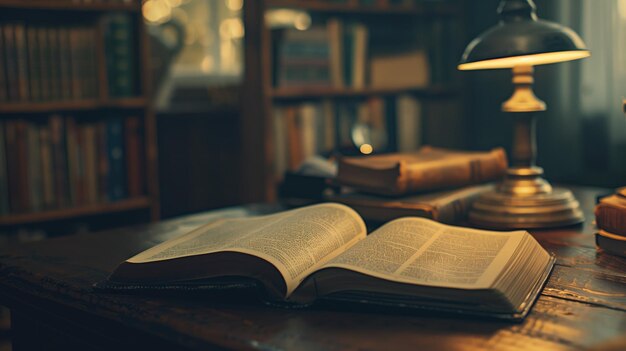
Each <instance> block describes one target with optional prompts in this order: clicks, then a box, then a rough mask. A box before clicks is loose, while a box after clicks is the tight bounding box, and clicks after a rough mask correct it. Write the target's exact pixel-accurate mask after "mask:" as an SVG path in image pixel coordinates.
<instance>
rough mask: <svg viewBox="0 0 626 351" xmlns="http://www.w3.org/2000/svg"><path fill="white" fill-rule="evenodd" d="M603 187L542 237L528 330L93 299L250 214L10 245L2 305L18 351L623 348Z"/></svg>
mask: <svg viewBox="0 0 626 351" xmlns="http://www.w3.org/2000/svg"><path fill="white" fill-rule="evenodd" d="M603 191H604V190H602V189H591V188H580V189H575V193H576V195H577V197H578V199H579V200H580V201H581V203H582V204H583V207H584V210H585V213H586V216H587V221H586V224H585V225H584V226H582V227H574V228H566V229H559V230H545V231H535V232H534V233H533V235H534V236H535V237H536V238H537V239H538V240H539V241H540V242H541V243H542V245H543V246H544V247H546V248H547V249H548V250H550V251H552V252H554V253H555V254H556V256H557V257H558V264H557V266H556V267H555V270H554V272H553V274H552V276H551V278H550V280H549V282H548V284H547V286H546V288H545V289H544V291H543V294H542V295H541V297H540V298H539V300H538V301H537V303H536V305H535V306H534V309H533V311H532V312H531V314H530V315H529V316H528V317H527V318H526V320H525V321H524V322H522V323H520V324H511V323H504V322H497V321H489V320H477V319H461V318H458V317H449V316H447V317H445V316H441V315H401V314H397V313H395V314H394V313H387V314H384V313H373V312H367V311H337V310H320V309H313V310H284V309H272V308H268V307H265V306H263V305H259V304H256V303H250V302H248V303H246V302H242V301H241V300H239V299H238V298H237V297H233V298H232V299H228V300H224V299H215V298H212V297H210V296H181V295H180V294H179V295H178V296H160V297H155V296H151V297H150V296H137V295H135V296H130V295H119V294H103V293H94V292H93V291H92V288H91V287H92V284H93V283H95V282H97V281H100V280H102V279H104V278H106V277H107V275H108V274H109V273H110V272H111V271H112V270H113V269H114V268H115V266H116V265H117V264H118V263H119V262H121V261H123V260H124V259H126V258H128V257H130V256H132V255H134V254H136V253H138V252H140V251H142V250H144V249H147V248H148V247H151V246H153V245H155V244H157V243H160V242H162V241H164V240H166V239H168V238H170V237H172V236H174V235H176V234H179V233H182V232H185V231H188V230H190V229H191V228H193V227H195V226H198V225H200V224H202V223H205V222H206V221H208V220H210V219H211V218H215V217H218V216H222V215H229V216H242V215H247V214H250V213H256V212H258V208H257V209H255V208H249V207H247V208H239V209H232V210H224V211H218V212H211V213H207V214H201V215H196V216H192V217H186V218H181V219H177V220H172V221H166V222H162V223H158V224H153V225H148V226H144V227H135V228H126V229H121V230H116V231H111V232H101V233H95V234H88V235H79V236H72V237H63V238H58V239H52V240H48V241H42V242H38V243H33V244H28V245H22V246H19V247H13V248H9V249H6V248H5V249H0V251H2V252H3V253H1V254H0V301H1V302H2V303H3V304H5V305H7V306H8V307H10V308H11V310H12V319H13V327H14V347H15V350H20V349H28V348H33V349H45V348H46V347H47V348H50V349H56V348H61V347H65V348H67V349H70V348H71V349H74V348H79V347H80V348H81V349H103V350H108V349H114V348H115V349H130V348H137V347H140V348H141V349H142V350H143V349H147V350H150V348H153V349H179V348H180V349H211V348H217V349H222V348H236V349H255V350H285V349H298V350H313V349H315V350H317V349H320V350H402V349H406V350H569V349H588V348H594V349H597V347H599V346H603V348H602V349H608V348H606V345H607V343H613V344H614V345H613V346H615V347H616V348H614V349H615V350H625V349H626V342H624V340H623V339H621V340H620V339H619V336H620V335H626V259H623V258H617V257H612V256H608V255H602V254H598V253H596V249H595V247H594V239H593V233H594V228H593V224H592V221H593V215H592V209H593V205H594V203H595V197H596V196H597V195H598V194H600V193H602V192H603Z"/></svg>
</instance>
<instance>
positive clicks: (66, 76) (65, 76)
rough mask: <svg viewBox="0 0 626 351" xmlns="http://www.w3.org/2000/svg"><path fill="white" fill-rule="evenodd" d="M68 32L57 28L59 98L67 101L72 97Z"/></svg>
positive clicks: (66, 28)
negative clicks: (59, 63)
mask: <svg viewBox="0 0 626 351" xmlns="http://www.w3.org/2000/svg"><path fill="white" fill-rule="evenodd" d="M70 57H71V46H70V30H69V28H68V27H61V28H59V61H60V62H61V65H60V67H59V71H60V78H59V79H60V80H61V97H62V98H63V99H64V100H69V99H71V98H72V96H73V94H74V93H73V89H72V62H71V59H70Z"/></svg>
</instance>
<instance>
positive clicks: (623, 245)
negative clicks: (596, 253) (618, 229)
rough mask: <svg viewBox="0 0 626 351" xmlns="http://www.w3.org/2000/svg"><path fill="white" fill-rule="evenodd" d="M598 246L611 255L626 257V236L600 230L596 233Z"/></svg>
mask: <svg viewBox="0 0 626 351" xmlns="http://www.w3.org/2000/svg"><path fill="white" fill-rule="evenodd" d="M596 246H597V247H598V248H600V249H602V251H604V252H606V253H609V254H611V255H617V256H622V257H626V237H624V236H622V235H617V234H614V233H610V232H607V231H606V230H599V231H598V232H597V233H596Z"/></svg>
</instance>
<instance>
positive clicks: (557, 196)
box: [469, 167, 585, 229]
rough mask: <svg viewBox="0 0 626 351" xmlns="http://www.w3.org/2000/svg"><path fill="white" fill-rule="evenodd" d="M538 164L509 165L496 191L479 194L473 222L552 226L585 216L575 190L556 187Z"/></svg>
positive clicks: (500, 226)
mask: <svg viewBox="0 0 626 351" xmlns="http://www.w3.org/2000/svg"><path fill="white" fill-rule="evenodd" d="M542 173H543V170H542V169H541V168H539V167H533V168H520V169H515V168H512V169H509V170H508V175H507V178H506V179H505V180H504V181H503V182H502V183H501V184H500V185H499V186H498V187H497V189H496V190H495V191H492V192H488V193H485V194H483V195H482V196H481V197H480V198H478V199H477V200H476V201H475V202H474V204H473V207H472V210H471V211H470V213H469V220H470V222H471V223H472V224H474V225H477V226H479V227H483V228H491V229H530V228H552V227H562V226H567V225H573V224H578V223H582V222H583V221H584V220H585V218H584V216H583V212H582V210H581V209H580V204H579V203H578V201H576V199H575V198H574V195H572V192H571V191H569V190H567V189H563V188H554V189H552V187H551V186H550V184H549V183H548V182H547V181H546V180H545V179H543V178H541V174H542Z"/></svg>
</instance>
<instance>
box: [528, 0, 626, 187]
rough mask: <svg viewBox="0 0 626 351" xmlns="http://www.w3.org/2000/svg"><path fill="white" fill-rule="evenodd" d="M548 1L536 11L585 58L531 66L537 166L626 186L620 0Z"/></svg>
mask: <svg viewBox="0 0 626 351" xmlns="http://www.w3.org/2000/svg"><path fill="white" fill-rule="evenodd" d="M541 2H543V3H548V1H546V0H544V1H541ZM549 3H550V4H547V5H544V8H543V9H544V10H545V11H546V13H544V14H542V13H541V12H540V13H539V17H540V18H546V19H550V20H553V21H556V22H558V23H561V24H563V25H566V26H568V27H570V28H572V29H573V30H574V31H576V32H577V33H578V34H579V35H580V36H581V37H582V38H583V40H584V41H585V43H586V44H587V47H588V48H589V49H590V50H591V53H592V56H591V57H590V58H587V59H583V60H580V61H576V62H568V63H560V64H555V65H549V66H545V68H543V67H538V69H537V81H538V86H537V91H538V92H542V93H545V96H541V95H539V93H538V96H540V98H544V100H546V102H547V103H548V111H547V112H546V113H545V118H544V116H542V117H540V120H539V123H538V136H539V138H538V146H539V161H540V165H541V166H543V167H544V168H545V170H546V174H547V175H548V177H549V178H553V179H555V180H557V181H558V180H560V181H564V182H574V183H582V184H592V185H601V186H610V187H615V186H620V185H622V186H626V118H625V117H624V113H623V108H622V100H623V99H624V98H626V0H556V1H555V0H550V1H549ZM537 5H538V7H539V6H540V5H541V4H540V1H537ZM539 9H540V10H541V9H542V8H541V7H539ZM546 98H547V99H546Z"/></svg>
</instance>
